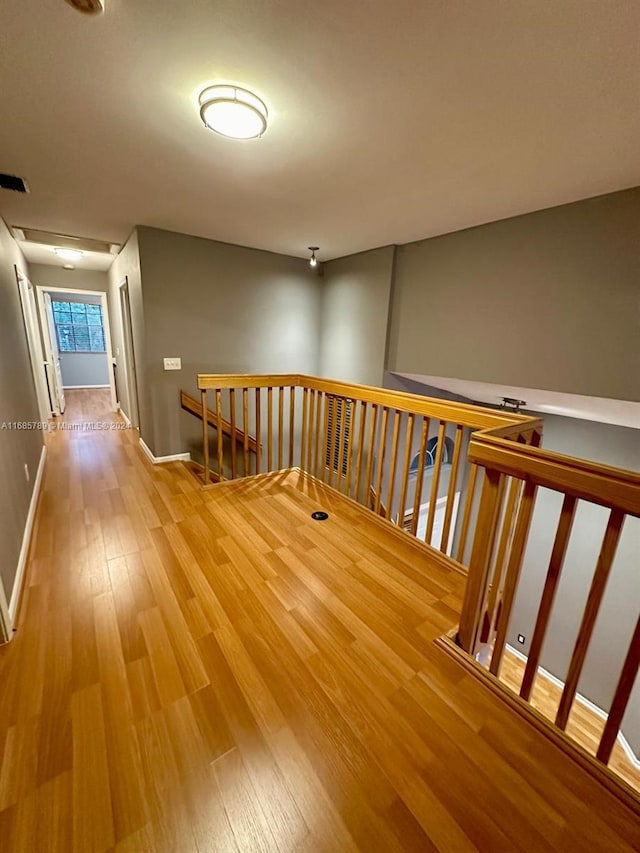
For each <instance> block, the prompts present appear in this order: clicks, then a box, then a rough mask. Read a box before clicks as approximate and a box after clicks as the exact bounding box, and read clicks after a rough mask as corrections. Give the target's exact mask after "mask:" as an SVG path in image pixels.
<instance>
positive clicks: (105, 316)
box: [36, 284, 118, 412]
mask: <svg viewBox="0 0 640 853" xmlns="http://www.w3.org/2000/svg"><path fill="white" fill-rule="evenodd" d="M36 292H37V294H38V307H39V309H40V322H41V323H45V322H46V316H45V305H44V294H45V293H72V294H74V295H75V294H77V295H78V296H99V297H100V306H101V308H102V325H103V329H104V343H105V349H106V351H107V365H108V367H109V390H110V392H111V409H112V411H114V412H117V411H118V400H117V397H116V383H115V377H114V375H113V352H112V349H111V324H110V322H109V301H108V298H107V294H106V293H105V291H104V290H78V289H77V288H75V287H50V286H49V285H47V284H39V285H37V286H36Z"/></svg>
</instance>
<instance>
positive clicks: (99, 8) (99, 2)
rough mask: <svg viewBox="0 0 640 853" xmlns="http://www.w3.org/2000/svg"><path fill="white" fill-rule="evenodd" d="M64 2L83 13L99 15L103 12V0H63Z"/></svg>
mask: <svg viewBox="0 0 640 853" xmlns="http://www.w3.org/2000/svg"><path fill="white" fill-rule="evenodd" d="M65 2H67V3H68V4H69V6H72V7H73V8H74V9H76V10H77V11H78V12H82V13H83V14H85V15H100V14H102V12H104V0H65Z"/></svg>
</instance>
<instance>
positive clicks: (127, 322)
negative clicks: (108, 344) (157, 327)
mask: <svg viewBox="0 0 640 853" xmlns="http://www.w3.org/2000/svg"><path fill="white" fill-rule="evenodd" d="M125 300H126V302H125ZM118 307H119V309H120V330H121V332H122V361H123V365H122V366H123V368H124V369H123V371H122V373H123V375H124V381H125V385H126V388H127V402H128V404H129V409H130V410H131V411H129V412H126V413H125V414H126V416H127V418H128V420H129V423H130V424H131V426H134V427H137V428H138V429H139V428H140V400H139V399H138V374H137V370H136V350H135V344H134V341H133V324H132V321H131V291H130V290H129V277H128V276H126V275H125V277H124V278H123V280H122V281H121V282H120V284H119V285H118Z"/></svg>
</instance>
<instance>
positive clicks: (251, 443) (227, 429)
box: [180, 391, 258, 453]
mask: <svg viewBox="0 0 640 853" xmlns="http://www.w3.org/2000/svg"><path fill="white" fill-rule="evenodd" d="M180 406H181V407H182V408H183V409H184V410H185V412H189V414H191V415H195V417H196V418H200V419H202V403H199V402H198V401H197V400H196V398H195V397H192V396H191V394H187V392H186V391H181V392H180ZM207 422H208V424H209V426H212V427H213V428H214V429H216V428H217V426H218V414H217V412H215V411H214V410H213V409H209V408H208V407H207ZM222 432H223V433H224V435H227V436H229V437H231V434H232V429H231V422H230V421H228V420H226V419H225V418H223V419H222ZM235 434H236V442H237V443H238V444H243V445H244V442H245V432H244V431H243V430H241V429H239V428H237V427H236V430H235ZM246 437H247V439H248V447H249V450H250V451H251V452H252V453H257V450H258V444H257V442H256V439H255V438H254V436H252V435H249V436H246Z"/></svg>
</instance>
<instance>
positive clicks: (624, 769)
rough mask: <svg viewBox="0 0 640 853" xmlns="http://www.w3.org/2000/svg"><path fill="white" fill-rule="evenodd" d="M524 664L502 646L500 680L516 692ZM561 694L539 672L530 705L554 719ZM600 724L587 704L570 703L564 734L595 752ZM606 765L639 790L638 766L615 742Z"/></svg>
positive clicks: (599, 733) (588, 750)
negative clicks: (570, 707) (569, 712)
mask: <svg viewBox="0 0 640 853" xmlns="http://www.w3.org/2000/svg"><path fill="white" fill-rule="evenodd" d="M524 667H525V665H524V663H523V662H522V660H520V659H519V658H518V657H517V656H516V655H514V654H513V652H511V651H510V650H509V649H508V648H507V649H505V653H504V656H503V659H502V667H501V669H500V680H501V681H502V682H504V683H505V684H506V685H507V686H508V687H510V688H511V690H513V691H514V693H516V694H517V693H519V692H520V685H521V684H522V677H523V675H524ZM561 696H562V689H561V688H560V687H558V685H557V684H554V683H553V682H552V681H551V679H549V678H547V677H546V676H545V675H543V674H542V673H540V672H539V673H538V676H537V678H536V680H535V683H534V687H533V691H532V694H531V704H532V705H533V707H534V708H537V710H538V711H540V712H541V713H542V714H544V716H545V717H546V718H547V719H548V720H555V717H556V712H557V710H558V705H559V704H560V697H561ZM604 725H605V721H604V720H603V719H602V718H601V717H599V716H598V715H597V714H596V713H594V712H593V711H592V710H591V709H590V708H589V707H588V706H587V705H585V704H583V703H582V702H574V703H573V707H572V709H571V715H570V716H569V722H568V724H567V734H568V735H570V736H571V737H572V738H573V739H574V740H575V741H577V743H579V744H580V746H582V747H584V748H585V749H586V750H587V752H589V753H590V754H591V755H595V754H596V752H597V750H598V745H599V743H600V738H601V737H602V732H603V730H604ZM609 768H610V769H611V770H613V772H614V773H617V774H618V776H620V777H621V778H622V779H624V781H625V782H626V783H627V784H628V785H631V787H632V788H634V789H635V790H636V791H638V793H640V769H638V768H637V767H635V766H634V765H633V764H632V763H631V761H630V760H629V758H628V756H627V754H626V753H625V751H624V749H623V748H622V746H621V745H620V743H618V742H617V741H616V743H615V744H614V747H613V752H612V754H611V760H610V761H609Z"/></svg>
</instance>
